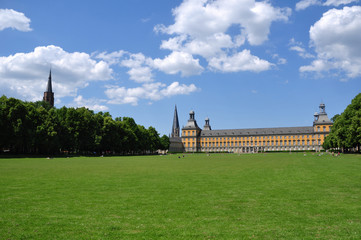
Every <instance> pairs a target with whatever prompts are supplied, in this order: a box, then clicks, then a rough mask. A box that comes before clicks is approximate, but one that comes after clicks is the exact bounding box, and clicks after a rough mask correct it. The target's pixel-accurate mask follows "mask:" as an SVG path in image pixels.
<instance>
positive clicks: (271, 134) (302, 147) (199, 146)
mask: <svg viewBox="0 0 361 240" xmlns="http://www.w3.org/2000/svg"><path fill="white" fill-rule="evenodd" d="M319 109H320V110H319V112H318V113H317V112H316V113H315V114H314V122H313V125H312V126H309V127H279V128H251V129H226V130H212V128H211V126H210V124H209V119H208V118H206V120H205V125H204V127H203V129H201V128H200V127H199V126H198V124H197V121H196V119H195V113H194V111H191V112H190V113H189V120H188V122H187V125H186V126H184V127H183V128H182V132H181V133H182V136H181V137H179V134H178V136H177V135H176V134H174V133H179V124H178V125H177V124H174V123H173V129H172V136H171V138H170V149H169V150H170V151H172V149H171V147H172V141H173V142H176V139H178V138H180V139H181V143H182V147H183V151H185V152H234V153H253V152H263V151H306V150H311V151H320V150H322V144H323V142H324V139H325V137H326V136H327V135H328V134H329V132H330V130H331V126H332V122H331V121H330V119H329V118H328V116H327V113H326V111H325V104H323V103H321V104H320V107H319ZM174 116H175V117H174V119H175V118H176V121H177V122H178V115H177V112H176V109H175V115H174ZM177 127H178V129H176V128H177ZM173 146H175V145H174V144H173ZM177 149H179V140H178V145H177Z"/></svg>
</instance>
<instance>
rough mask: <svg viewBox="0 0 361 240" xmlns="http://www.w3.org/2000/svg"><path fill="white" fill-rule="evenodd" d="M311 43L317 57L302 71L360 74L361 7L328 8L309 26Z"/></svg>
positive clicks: (355, 75) (349, 75) (348, 74)
mask: <svg viewBox="0 0 361 240" xmlns="http://www.w3.org/2000/svg"><path fill="white" fill-rule="evenodd" d="M310 39H311V44H312V46H314V48H315V51H316V53H317V59H316V60H314V61H313V62H312V63H311V65H309V66H302V67H301V68H300V71H301V72H310V71H315V72H323V71H330V70H334V71H337V72H344V73H346V75H347V76H348V77H358V76H361V45H360V39H361V7H360V6H353V7H344V8H343V9H340V10H338V9H331V10H329V11H327V12H326V13H324V14H323V16H322V18H321V19H320V20H319V21H317V22H316V23H315V24H314V25H313V26H311V28H310Z"/></svg>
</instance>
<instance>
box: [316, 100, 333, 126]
mask: <svg viewBox="0 0 361 240" xmlns="http://www.w3.org/2000/svg"><path fill="white" fill-rule="evenodd" d="M313 116H314V117H315V120H314V122H313V125H332V122H331V121H330V119H329V118H328V116H327V113H326V105H325V104H324V103H321V104H320V111H319V112H316V113H315V114H314V115H313Z"/></svg>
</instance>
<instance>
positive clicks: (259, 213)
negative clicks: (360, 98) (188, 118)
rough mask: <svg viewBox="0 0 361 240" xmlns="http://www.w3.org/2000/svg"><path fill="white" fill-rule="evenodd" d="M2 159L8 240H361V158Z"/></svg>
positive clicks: (2, 209)
mask: <svg viewBox="0 0 361 240" xmlns="http://www.w3.org/2000/svg"><path fill="white" fill-rule="evenodd" d="M178 156H179V155H171V156H142V157H104V158H100V157H94V158H86V157H75V158H55V159H45V158H26V159H25V158H21V159H0V239H360V238H361V156H360V155H342V156H341V157H332V156H329V155H323V156H317V155H312V154H311V153H308V154H307V156H304V155H303V154H302V153H297V154H296V153H293V154H289V153H274V154H253V155H236V154H213V155H211V156H206V155H204V154H195V155H185V157H184V158H183V157H181V158H178Z"/></svg>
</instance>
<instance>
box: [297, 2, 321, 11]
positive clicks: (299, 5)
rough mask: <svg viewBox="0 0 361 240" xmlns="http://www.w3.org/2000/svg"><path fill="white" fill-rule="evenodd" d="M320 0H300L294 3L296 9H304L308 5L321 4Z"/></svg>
mask: <svg viewBox="0 0 361 240" xmlns="http://www.w3.org/2000/svg"><path fill="white" fill-rule="evenodd" d="M321 4H322V2H321V0H302V1H299V2H298V3H296V11H300V10H304V9H306V8H308V7H310V6H314V5H321Z"/></svg>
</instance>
